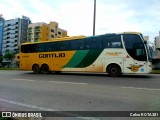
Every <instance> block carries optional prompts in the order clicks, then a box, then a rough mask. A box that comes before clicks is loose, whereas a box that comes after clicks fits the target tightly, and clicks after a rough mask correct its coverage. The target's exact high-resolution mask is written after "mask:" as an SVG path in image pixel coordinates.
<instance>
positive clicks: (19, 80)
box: [13, 79, 35, 82]
mask: <svg viewBox="0 0 160 120" xmlns="http://www.w3.org/2000/svg"><path fill="white" fill-rule="evenodd" d="M13 80H17V81H29V82H33V81H35V80H29V79H13Z"/></svg>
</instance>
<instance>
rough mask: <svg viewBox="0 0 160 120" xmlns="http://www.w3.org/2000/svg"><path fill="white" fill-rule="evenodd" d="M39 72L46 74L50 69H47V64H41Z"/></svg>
mask: <svg viewBox="0 0 160 120" xmlns="http://www.w3.org/2000/svg"><path fill="white" fill-rule="evenodd" d="M41 72H42V73H43V74H48V73H49V72H50V71H49V66H48V65H47V64H43V65H42V66H41Z"/></svg>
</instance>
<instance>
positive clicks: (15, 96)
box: [0, 71, 160, 120]
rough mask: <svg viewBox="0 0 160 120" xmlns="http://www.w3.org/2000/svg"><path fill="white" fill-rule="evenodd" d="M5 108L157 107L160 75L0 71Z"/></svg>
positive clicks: (0, 97)
mask: <svg viewBox="0 0 160 120" xmlns="http://www.w3.org/2000/svg"><path fill="white" fill-rule="evenodd" d="M7 110H9V111H11V110H14V111H160V75H153V74H148V75H123V76H122V77H116V78H112V77H108V76H107V74H97V73H96V74H95V73H94V74H93V73H61V74H47V75H44V74H39V75H36V74H33V73H32V72H30V71H29V72H25V71H0V111H7ZM54 119H56V118H54ZM59 119H60V118H59ZM72 119H73V118H72ZM77 119H81V118H77ZM82 119H87V118H82ZM91 119H93V118H91ZM98 119H109V118H98ZM110 119H111V120H112V119H113V120H115V119H123V120H124V119H129V120H130V119H131V118H110ZM110 119H109V120H110ZM132 119H134V120H137V118H132ZM146 119H148V120H154V119H157V120H158V118H152V119H150V118H145V120H146ZM140 120H143V119H142V118H140Z"/></svg>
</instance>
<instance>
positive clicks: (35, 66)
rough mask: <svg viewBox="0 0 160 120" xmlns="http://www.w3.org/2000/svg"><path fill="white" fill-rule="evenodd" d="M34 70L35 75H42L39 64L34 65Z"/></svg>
mask: <svg viewBox="0 0 160 120" xmlns="http://www.w3.org/2000/svg"><path fill="white" fill-rule="evenodd" d="M32 70H33V73H35V74H38V73H40V68H39V65H38V64H34V65H33V66H32Z"/></svg>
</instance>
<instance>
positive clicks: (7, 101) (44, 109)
mask: <svg viewBox="0 0 160 120" xmlns="http://www.w3.org/2000/svg"><path fill="white" fill-rule="evenodd" d="M0 101H1V102H5V103H10V104H14V105H18V106H22V107H28V108H32V109H38V110H42V111H60V110H57V109H51V108H46V107H39V106H35V105H31V104H25V103H20V102H16V101H11V100H7V99H2V98H0ZM64 114H66V115H72V114H70V113H67V112H66V113H64ZM73 115H75V114H73ZM76 118H80V119H83V120H99V119H97V118H92V119H91V118H90V117H76Z"/></svg>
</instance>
